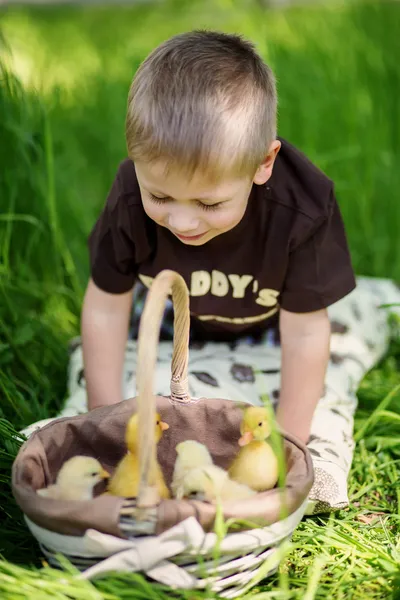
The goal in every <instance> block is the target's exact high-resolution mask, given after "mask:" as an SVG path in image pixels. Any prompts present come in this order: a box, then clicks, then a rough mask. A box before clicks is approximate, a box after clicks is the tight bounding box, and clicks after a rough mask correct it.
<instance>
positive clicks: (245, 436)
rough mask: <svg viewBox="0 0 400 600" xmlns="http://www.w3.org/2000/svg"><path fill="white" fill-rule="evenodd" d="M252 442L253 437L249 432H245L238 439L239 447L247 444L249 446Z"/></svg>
mask: <svg viewBox="0 0 400 600" xmlns="http://www.w3.org/2000/svg"><path fill="white" fill-rule="evenodd" d="M253 440H254V435H253V434H252V432H251V431H246V433H244V434H243V435H242V437H241V438H240V439H239V442H238V444H239V446H247V444H250V442H252V441H253Z"/></svg>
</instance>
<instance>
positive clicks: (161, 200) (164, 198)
mask: <svg viewBox="0 0 400 600" xmlns="http://www.w3.org/2000/svg"><path fill="white" fill-rule="evenodd" d="M148 194H149V197H150V199H151V200H152V201H153V202H154V203H155V204H166V203H167V202H174V199H173V198H170V197H169V196H155V195H154V194H152V193H151V192H148ZM195 202H196V204H197V205H198V206H200V207H201V208H203V209H204V210H217V209H218V208H219V207H221V206H222V205H223V204H225V202H227V200H225V201H223V202H215V203H214V204H205V203H204V202H201V201H200V200H195Z"/></svg>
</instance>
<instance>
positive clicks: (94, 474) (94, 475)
mask: <svg viewBox="0 0 400 600" xmlns="http://www.w3.org/2000/svg"><path fill="white" fill-rule="evenodd" d="M96 475H98V473H97V472H96V471H94V472H93V473H90V476H91V477H96Z"/></svg>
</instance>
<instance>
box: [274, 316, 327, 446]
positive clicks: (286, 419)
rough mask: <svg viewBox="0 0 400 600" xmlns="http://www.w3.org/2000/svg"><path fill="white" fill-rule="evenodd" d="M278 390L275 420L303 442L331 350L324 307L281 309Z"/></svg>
mask: <svg viewBox="0 0 400 600" xmlns="http://www.w3.org/2000/svg"><path fill="white" fill-rule="evenodd" d="M279 326H280V334H281V348H282V371H281V392H280V399H279V404H278V409H277V420H278V423H279V425H280V426H281V427H282V429H283V430H285V431H287V432H288V433H292V434H293V435H295V436H296V437H298V438H299V439H300V440H302V441H303V442H304V443H306V442H307V441H308V438H309V436H310V428H311V421H312V417H313V414H314V410H315V407H316V405H317V402H318V401H319V399H320V398H321V396H322V394H323V389H324V380H325V372H326V368H327V364H328V360H329V350H330V322H329V319H328V314H327V311H326V309H322V310H317V311H315V312H310V313H293V312H288V311H286V310H284V309H281V310H280V324H279Z"/></svg>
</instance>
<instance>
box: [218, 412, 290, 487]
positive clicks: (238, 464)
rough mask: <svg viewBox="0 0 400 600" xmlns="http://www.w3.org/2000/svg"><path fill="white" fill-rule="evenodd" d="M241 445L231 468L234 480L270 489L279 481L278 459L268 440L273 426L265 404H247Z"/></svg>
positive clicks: (242, 426) (241, 429)
mask: <svg viewBox="0 0 400 600" xmlns="http://www.w3.org/2000/svg"><path fill="white" fill-rule="evenodd" d="M240 433H241V434H242V435H241V438H240V439H239V446H241V449H240V450H239V453H238V455H237V457H236V458H235V459H234V461H233V463H232V464H231V466H230V468H229V476H230V478H231V479H233V480H234V481H237V482H238V483H242V484H244V485H248V486H249V487H250V488H252V489H253V490H255V491H257V492H262V491H265V490H269V489H271V488H273V487H274V486H275V485H276V482H277V481H278V470H279V469H278V460H277V458H276V455H275V452H274V451H273V450H272V448H271V446H270V444H269V443H268V442H267V441H266V440H267V438H268V437H269V435H270V433H271V427H270V422H269V417H268V412H267V410H266V408H264V407H262V406H251V407H249V408H246V409H245V411H244V414H243V419H242V423H241V425H240Z"/></svg>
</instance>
